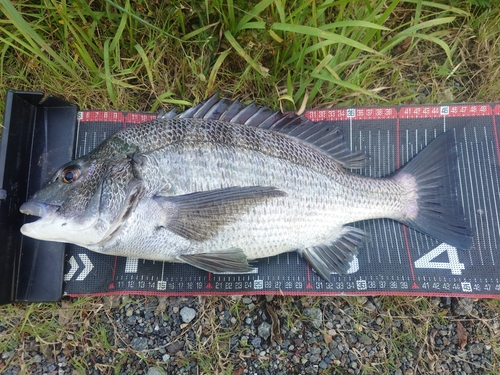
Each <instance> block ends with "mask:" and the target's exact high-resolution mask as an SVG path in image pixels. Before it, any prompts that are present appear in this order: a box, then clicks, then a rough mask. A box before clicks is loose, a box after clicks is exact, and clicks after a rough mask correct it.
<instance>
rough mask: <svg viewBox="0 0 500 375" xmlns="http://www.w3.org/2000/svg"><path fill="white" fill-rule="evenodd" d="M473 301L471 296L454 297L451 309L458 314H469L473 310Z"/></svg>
mask: <svg viewBox="0 0 500 375" xmlns="http://www.w3.org/2000/svg"><path fill="white" fill-rule="evenodd" d="M472 307H473V302H472V299H471V298H453V300H452V301H451V309H452V310H453V313H455V314H457V315H469V314H470V312H471V311H472Z"/></svg>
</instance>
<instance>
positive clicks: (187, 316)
mask: <svg viewBox="0 0 500 375" xmlns="http://www.w3.org/2000/svg"><path fill="white" fill-rule="evenodd" d="M180 314H181V319H182V321H183V322H184V323H189V322H191V321H192V320H193V319H194V318H195V316H196V310H195V309H192V308H191V307H187V306H184V307H183V308H182V309H181V312H180Z"/></svg>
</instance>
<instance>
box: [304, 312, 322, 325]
mask: <svg viewBox="0 0 500 375" xmlns="http://www.w3.org/2000/svg"><path fill="white" fill-rule="evenodd" d="M304 314H305V315H306V316H308V317H309V318H310V319H311V322H312V325H313V326H314V328H316V329H320V328H321V326H322V325H323V312H322V311H321V310H320V309H318V308H317V307H311V308H306V309H304Z"/></svg>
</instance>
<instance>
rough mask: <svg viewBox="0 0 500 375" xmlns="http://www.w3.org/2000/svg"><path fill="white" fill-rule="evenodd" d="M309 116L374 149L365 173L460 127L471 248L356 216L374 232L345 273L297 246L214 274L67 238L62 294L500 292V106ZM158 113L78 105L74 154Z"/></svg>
mask: <svg viewBox="0 0 500 375" xmlns="http://www.w3.org/2000/svg"><path fill="white" fill-rule="evenodd" d="M306 116H308V117H309V118H310V119H311V120H313V121H320V120H326V121H329V126H331V125H332V124H333V125H335V126H338V127H339V128H340V129H341V130H342V132H343V134H344V137H345V140H346V142H347V144H348V145H350V147H351V148H352V149H353V150H362V151H363V152H365V153H366V154H367V155H369V157H370V160H369V165H367V166H366V167H365V168H363V169H362V170H361V171H360V172H359V173H361V174H363V175H367V176H373V177H381V176H385V175H388V174H390V173H392V172H394V171H395V170H396V169H397V168H398V166H399V165H404V164H406V163H407V162H408V161H409V160H410V159H412V158H413V157H414V156H415V155H416V154H418V152H420V151H421V150H422V149H423V148H424V147H425V146H426V145H427V144H428V143H429V142H430V141H431V140H433V139H434V138H435V137H436V136H437V135H439V134H441V133H442V132H443V131H445V130H446V131H453V132H454V133H455V137H456V142H457V153H458V156H459V159H458V168H459V175H460V183H459V186H457V193H458V195H459V199H460V200H461V201H462V202H463V207H464V211H465V213H466V216H467V217H468V220H469V222H470V225H471V227H472V229H473V232H474V241H473V248H472V249H471V250H470V251H460V250H457V249H455V248H453V247H451V246H449V245H447V244H442V243H440V242H439V241H437V240H435V239H433V238H431V237H428V236H425V235H423V234H421V233H419V232H417V231H415V230H413V229H411V228H408V227H405V226H404V225H402V224H400V223H397V222H395V221H392V220H389V219H380V220H367V221H363V222H359V223H355V224H354V225H355V226H357V227H359V228H361V229H363V230H365V231H366V232H368V233H369V234H370V237H371V238H370V240H369V241H368V242H367V243H366V244H365V245H364V246H363V247H362V248H361V249H360V253H359V255H358V257H357V258H356V259H355V260H354V261H353V263H352V264H351V268H350V269H349V271H348V273H347V274H346V275H336V274H333V275H332V276H331V281H330V282H326V281H325V280H323V279H322V278H320V277H319V276H318V275H317V274H316V273H315V272H314V270H312V269H311V268H310V267H309V266H308V265H307V264H306V262H305V261H304V260H303V259H302V258H301V257H300V256H299V255H297V254H296V253H294V252H292V253H286V254H281V255H279V256H276V257H272V258H266V259H260V260H258V261H256V262H253V263H254V266H255V267H256V268H257V272H256V273H251V274H245V275H233V274H223V275H214V274H210V273H207V272H205V271H202V270H199V269H196V268H194V267H191V266H189V265H184V264H178V263H176V264H173V263H166V262H158V261H148V260H141V259H127V258H121V257H114V256H106V255H101V254H96V253H93V252H90V251H88V250H86V249H83V248H81V247H78V246H74V245H67V246H66V264H65V275H66V277H65V283H64V293H65V294H67V295H82V294H106V293H117V294H118V293H138V294H158V295H200V294H242V293H245V294H266V293H269V294H276V293H282V294H296V295H308V294H309V295H312V294H316V295H318V294H319V295H335V294H352V295H356V294H363V295H368V294H372V295H373V294H403V295H437V296H439V295H446V296H482V297H498V296H500V278H499V277H498V276H497V275H500V272H499V267H500V218H499V217H498V215H499V211H498V206H499V205H500V197H499V196H498V195H499V194H500V181H499V176H498V174H499V163H500V142H499V139H498V129H497V124H498V123H499V120H500V105H496V106H493V105H490V104H471V105H446V106H408V107H397V108H396V107H384V108H380V107H379V108H356V109H332V110H311V111H309V112H307V113H306ZM155 117H156V115H155V114H138V113H122V112H109V111H108V112H103V111H84V112H80V114H79V120H78V134H77V136H76V139H77V140H76V142H77V145H76V148H75V150H76V153H77V154H76V155H75V157H79V156H81V155H84V154H86V153H88V152H89V151H90V150H91V149H92V148H94V147H96V146H97V145H98V144H99V143H101V142H102V141H103V140H104V139H105V138H106V137H108V136H109V135H111V134H113V133H114V132H116V131H118V130H120V129H122V128H124V127H128V126H133V125H134V124H137V123H141V122H144V121H148V120H151V119H153V118H155ZM71 259H73V260H72V261H71V262H70V260H71ZM84 259H85V261H83V260H84ZM87 259H88V262H90V263H91V264H92V269H91V270H90V271H89V268H90V265H89V264H87V263H85V262H86V260H87ZM76 267H78V268H77V269H76ZM85 272H88V274H87V275H86V276H85V277H84V278H83V277H81V276H80V275H82V273H83V274H84V275H85ZM69 276H71V277H69ZM79 276H80V278H79ZM78 278H79V279H78Z"/></svg>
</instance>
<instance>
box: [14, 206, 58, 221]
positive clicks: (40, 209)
mask: <svg viewBox="0 0 500 375" xmlns="http://www.w3.org/2000/svg"><path fill="white" fill-rule="evenodd" d="M59 207H60V206H56V205H54V204H48V203H43V202H25V203H23V204H22V205H21V207H19V211H20V212H21V213H23V214H25V215H30V216H38V217H41V218H44V217H46V216H48V215H50V214H52V213H54V212H56V211H57V210H58V209H59Z"/></svg>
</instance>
